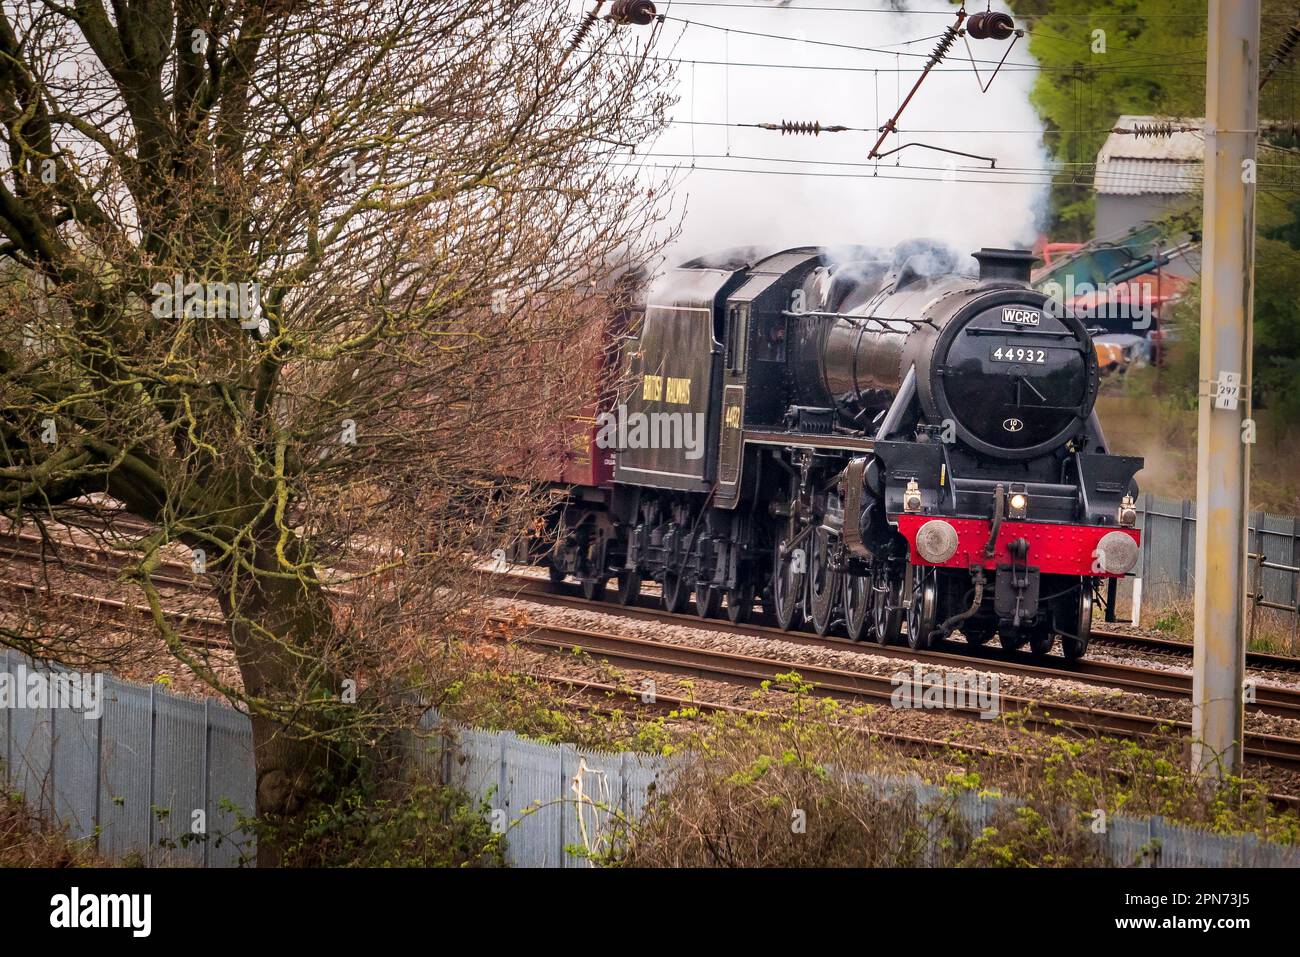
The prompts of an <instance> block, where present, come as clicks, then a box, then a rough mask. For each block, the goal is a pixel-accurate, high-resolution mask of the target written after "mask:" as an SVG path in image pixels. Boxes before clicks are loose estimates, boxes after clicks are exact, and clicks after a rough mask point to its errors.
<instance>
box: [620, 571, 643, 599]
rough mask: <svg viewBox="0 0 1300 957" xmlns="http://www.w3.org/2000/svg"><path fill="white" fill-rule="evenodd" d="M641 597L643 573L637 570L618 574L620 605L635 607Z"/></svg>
mask: <svg viewBox="0 0 1300 957" xmlns="http://www.w3.org/2000/svg"><path fill="white" fill-rule="evenodd" d="M640 597H641V573H640V572H639V571H636V570H635V569H632V570H629V571H621V572H619V573H618V603H619V604H620V605H635V604H636V600H637V599H638V598H640Z"/></svg>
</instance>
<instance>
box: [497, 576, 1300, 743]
mask: <svg viewBox="0 0 1300 957" xmlns="http://www.w3.org/2000/svg"><path fill="white" fill-rule="evenodd" d="M506 577H507V579H508V581H509V582H510V587H507V588H505V589H504V592H505V593H507V594H511V595H515V596H517V597H519V598H522V599H526V600H528V601H532V602H537V603H539V604H544V605H551V606H557V607H567V608H576V609H582V610H585V611H599V612H604V613H606V614H612V615H622V616H625V617H630V618H635V619H637V620H641V621H655V622H661V623H666V624H674V625H680V626H683V627H686V628H703V629H706V630H709V631H717V632H720V633H724V634H729V635H743V636H758V637H764V638H773V639H777V640H780V641H785V642H789V643H791V644H797V645H804V646H808V647H819V648H820V647H828V646H829V647H834V648H838V649H841V650H845V651H853V652H864V653H867V654H871V655H875V656H877V657H883V658H892V659H898V660H899V661H900V662H905V663H908V664H910V663H922V664H925V665H931V666H935V667H945V668H972V667H979V666H981V665H991V666H993V667H994V668H995V669H996V670H998V671H1000V672H1002V673H1004V674H1010V675H1016V676H1019V677H1026V678H1040V679H1053V678H1063V677H1064V678H1069V679H1071V680H1074V681H1078V682H1080V683H1082V684H1087V685H1092V686H1094V687H1101V688H1116V689H1118V690H1122V691H1128V692H1133V693H1138V694H1147V695H1152V696H1154V697H1158V698H1168V699H1180V698H1181V699H1187V698H1190V697H1191V693H1192V679H1191V676H1190V675H1187V674H1181V673H1179V672H1174V671H1165V670H1162V669H1159V668H1143V667H1141V666H1138V665H1130V664H1121V663H1117V662H1107V661H1096V660H1091V659H1087V658H1085V659H1082V660H1080V661H1077V662H1067V661H1064V660H1063V659H1043V658H1035V657H1033V656H1032V655H1029V654H1026V653H1024V652H1009V651H1006V650H1004V649H1000V648H990V647H983V648H980V647H974V646H959V645H955V644H954V645H951V646H949V647H950V648H951V649H953V650H942V649H941V650H929V651H913V650H912V649H910V648H908V647H906V646H902V645H888V646H881V645H876V644H864V643H862V642H853V641H850V640H848V639H847V638H841V637H837V636H827V637H825V638H821V637H817V636H814V635H811V634H808V633H806V632H800V631H782V630H781V629H779V628H774V627H769V626H766V625H760V624H754V623H750V624H745V625H733V624H731V622H728V621H725V620H721V619H714V618H709V619H701V618H699V617H698V616H695V615H690V614H674V613H671V612H667V611H664V610H663V609H662V608H661V607H659V606H658V605H657V604H655V603H654V602H653V601H652V600H650V599H648V598H647V597H645V596H643V599H642V601H641V603H639V604H637V605H635V606H623V605H617V604H611V603H609V602H603V601H589V600H587V599H585V598H583V597H582V596H581V595H578V594H576V592H575V591H574V590H572V589H570V588H569V586H566V585H561V586H554V585H552V584H551V583H549V582H546V581H542V580H541V579H537V578H533V577H531V576H527V575H518V574H507V576H506ZM957 649H961V650H957ZM1254 690H1255V702H1254V703H1253V704H1252V705H1250V707H1251V708H1252V709H1253V710H1258V711H1260V712H1261V713H1264V714H1272V715H1276V716H1278V717H1282V718H1290V719H1293V720H1300V691H1296V690H1293V689H1289V688H1282V687H1276V686H1273V685H1265V684H1258V685H1256V686H1255V689H1254Z"/></svg>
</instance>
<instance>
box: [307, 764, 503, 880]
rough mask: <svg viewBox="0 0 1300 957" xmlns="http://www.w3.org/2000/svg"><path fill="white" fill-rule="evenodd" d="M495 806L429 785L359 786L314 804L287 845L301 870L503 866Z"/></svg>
mask: <svg viewBox="0 0 1300 957" xmlns="http://www.w3.org/2000/svg"><path fill="white" fill-rule="evenodd" d="M490 811H491V808H490V806H489V805H488V803H487V802H486V801H484V802H475V801H472V800H471V799H470V798H469V797H468V796H467V795H466V794H465V793H464V792H463V791H460V790H458V789H455V788H451V787H444V786H435V785H429V784H412V783H407V784H405V785H394V786H390V787H388V788H385V789H384V790H383V791H378V790H374V789H372V788H369V787H366V786H364V785H361V784H358V785H355V786H353V787H350V788H348V789H346V790H345V791H344V792H343V793H342V794H341V795H340V796H339V798H338V799H337V800H336V801H334V802H332V803H330V804H321V805H318V806H317V807H315V808H314V809H313V811H312V813H310V814H309V815H307V816H306V819H305V821H304V822H303V823H301V824H300V825H295V827H296V830H295V833H294V834H293V835H292V838H291V840H290V841H288V842H287V851H286V854H285V861H284V863H285V864H286V866H297V867H500V866H503V864H504V846H503V842H502V839H501V837H500V835H498V834H494V833H493V832H492V827H491V824H490Z"/></svg>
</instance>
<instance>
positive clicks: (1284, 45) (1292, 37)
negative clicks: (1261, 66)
mask: <svg viewBox="0 0 1300 957" xmlns="http://www.w3.org/2000/svg"><path fill="white" fill-rule="evenodd" d="M1298 43H1300V20H1298V21H1296V23H1295V25H1294V26H1292V27H1291V29H1290V30H1288V31H1287V32H1286V36H1284V37H1283V38H1282V42H1281V43H1279V44H1278V45H1277V50H1276V51H1275V52H1274V53H1273V58H1272V59H1271V60H1269V61H1268V71H1267V72H1266V73H1265V74H1264V76H1263V78H1262V79H1261V80H1260V81H1259V85H1260V86H1261V87H1263V85H1264V84H1265V83H1267V82H1268V81H1269V79H1270V78H1271V77H1272V76H1273V74H1274V73H1276V72H1277V69H1278V67H1280V66H1284V65H1285V64H1286V63H1287V61H1288V60H1290V59H1291V54H1293V53H1295V48H1296V44H1298Z"/></svg>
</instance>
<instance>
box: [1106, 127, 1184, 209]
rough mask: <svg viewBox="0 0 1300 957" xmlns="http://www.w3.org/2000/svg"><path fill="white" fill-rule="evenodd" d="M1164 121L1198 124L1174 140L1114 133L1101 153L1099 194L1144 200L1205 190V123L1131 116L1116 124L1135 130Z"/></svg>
mask: <svg viewBox="0 0 1300 957" xmlns="http://www.w3.org/2000/svg"><path fill="white" fill-rule="evenodd" d="M1159 123H1172V124H1173V125H1174V126H1194V127H1196V130H1195V131H1194V132H1178V133H1173V134H1170V135H1169V136H1134V135H1132V134H1126V133H1115V132H1113V133H1111V134H1110V136H1108V137H1107V138H1106V142H1105V143H1104V144H1103V145H1102V148H1101V152H1099V153H1098V154H1097V168H1096V172H1095V173H1094V174H1093V188H1094V189H1095V190H1096V191H1097V192H1098V193H1105V194H1109V195H1112V196H1140V195H1143V194H1149V193H1164V194H1179V193H1192V192H1196V191H1198V190H1199V189H1200V188H1201V184H1202V182H1203V179H1204V163H1205V135H1204V133H1202V132H1201V127H1203V126H1204V124H1205V121H1204V120H1203V119H1180V118H1175V117H1167V116H1130V115H1127V114H1126V115H1124V116H1121V117H1120V118H1119V119H1118V120H1117V121H1116V122H1115V129H1116V130H1131V129H1134V128H1135V127H1136V126H1137V125H1139V124H1146V125H1151V124H1159Z"/></svg>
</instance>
